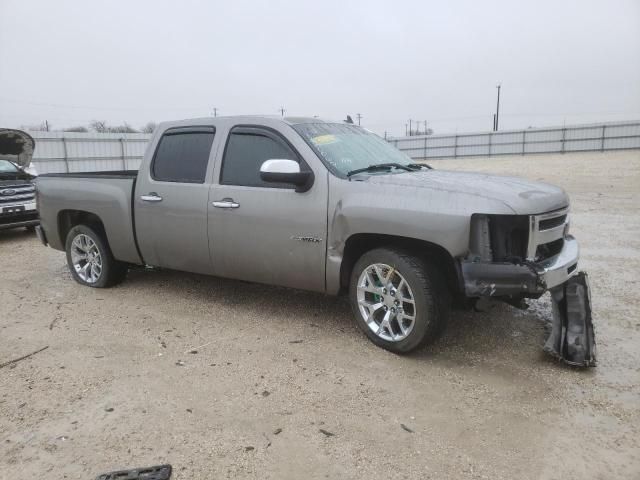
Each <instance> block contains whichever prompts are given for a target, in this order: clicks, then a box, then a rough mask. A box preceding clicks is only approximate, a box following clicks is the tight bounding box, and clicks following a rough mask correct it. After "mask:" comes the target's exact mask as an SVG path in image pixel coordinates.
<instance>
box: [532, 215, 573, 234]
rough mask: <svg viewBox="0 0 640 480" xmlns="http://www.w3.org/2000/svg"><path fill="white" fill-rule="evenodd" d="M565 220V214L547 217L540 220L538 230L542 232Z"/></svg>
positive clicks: (561, 223) (562, 223)
mask: <svg viewBox="0 0 640 480" xmlns="http://www.w3.org/2000/svg"><path fill="white" fill-rule="evenodd" d="M566 220H567V216H566V215H560V216H559V217H552V218H547V219H545V220H540V224H539V230H540V231H541V232H542V231H544V230H551V229H552V228H555V227H557V226H559V225H564V223H565V221H566Z"/></svg>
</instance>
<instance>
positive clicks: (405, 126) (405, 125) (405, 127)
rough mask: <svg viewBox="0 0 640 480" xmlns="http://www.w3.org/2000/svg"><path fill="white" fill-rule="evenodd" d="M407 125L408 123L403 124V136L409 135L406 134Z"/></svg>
mask: <svg viewBox="0 0 640 480" xmlns="http://www.w3.org/2000/svg"><path fill="white" fill-rule="evenodd" d="M408 126H409V125H408V124H406V123H405V124H404V136H405V137H408V136H409V135H408V134H407V127H408Z"/></svg>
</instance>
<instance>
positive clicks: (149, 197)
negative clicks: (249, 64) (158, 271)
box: [134, 126, 215, 273]
mask: <svg viewBox="0 0 640 480" xmlns="http://www.w3.org/2000/svg"><path fill="white" fill-rule="evenodd" d="M214 136H215V129H214V127H209V126H197V127H179V128H170V129H168V130H166V131H165V132H164V133H163V135H162V137H161V138H160V140H159V142H158V145H157V147H156V150H155V153H154V155H153V158H152V160H151V163H150V165H149V168H148V169H146V171H145V172H142V170H141V171H140V174H139V176H138V185H137V186H136V192H135V197H134V213H135V226H136V234H137V239H138V245H139V247H140V251H141V253H142V257H143V258H144V260H145V262H146V263H147V264H149V265H154V266H159V267H165V268H171V269H175V270H183V271H188V272H197V273H211V262H210V257H209V244H208V239H207V203H208V196H209V182H207V175H208V174H210V172H211V169H212V165H210V164H211V163H212V162H210V158H212V157H213V155H212V153H211V152H212V146H213V145H214Z"/></svg>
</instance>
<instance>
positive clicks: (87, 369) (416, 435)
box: [0, 151, 640, 480]
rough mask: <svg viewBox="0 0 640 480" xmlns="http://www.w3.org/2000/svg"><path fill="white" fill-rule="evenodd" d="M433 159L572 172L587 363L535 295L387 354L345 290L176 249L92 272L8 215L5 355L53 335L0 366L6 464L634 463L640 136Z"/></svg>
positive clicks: (20, 468)
mask: <svg viewBox="0 0 640 480" xmlns="http://www.w3.org/2000/svg"><path fill="white" fill-rule="evenodd" d="M432 163H433V164H434V165H436V166H437V167H438V168H452V169H463V170H482V171H487V172H496V173H508V174H519V175H522V176H526V177H529V178H532V179H541V180H548V181H550V182H553V183H557V184H560V185H562V186H564V187H565V188H566V189H567V190H568V191H569V193H570V194H571V196H572V200H573V215H572V231H573V233H574V234H575V235H576V236H577V237H578V239H579V240H580V241H581V244H582V255H583V260H582V263H581V267H582V268H583V269H585V270H587V271H588V272H589V273H590V280H591V284H592V291H593V303H594V310H595V313H594V316H595V324H596V329H597V332H596V333H597V340H598V349H599V351H598V354H599V366H598V367H597V368H595V369H590V370H586V371H585V370H577V369H573V368H569V367H566V366H564V365H562V364H558V363H556V362H555V361H553V360H551V359H549V358H548V357H546V356H545V355H544V354H543V353H542V349H541V346H542V343H543V341H544V336H545V335H544V322H545V321H547V320H548V319H549V318H550V315H551V314H550V305H549V300H548V298H547V297H543V298H542V299H541V300H540V301H537V302H534V303H533V304H532V308H531V309H530V310H528V311H525V312H521V311H518V310H515V309H513V308H511V307H508V306H499V307H496V308H495V309H493V310H492V311H490V312H488V313H482V314H481V313H471V312H460V311H458V312H454V313H453V316H452V319H451V321H450V324H449V328H448V330H447V332H446V334H445V335H444V337H443V338H442V339H441V340H440V341H439V342H438V343H437V344H435V345H433V346H432V347H430V348H428V349H426V350H424V351H421V352H418V353H416V354H414V355H411V356H408V357H399V356H396V355H393V354H391V353H388V352H385V351H383V350H381V349H378V348H376V347H375V346H373V345H372V344H371V343H369V342H368V341H367V340H366V338H365V337H364V336H363V335H362V334H361V333H360V332H359V331H358V330H357V328H356V327H355V323H354V322H353V321H352V317H351V313H350V310H349V307H348V305H347V303H346V301H345V299H344V298H331V297H324V296H322V295H317V294H312V293H306V292H298V291H292V290H286V289H281V288H273V287H266V286H262V285H254V284H249V283H244V282H237V281H227V280H221V279H217V278H210V277H204V276H198V275H191V274H184V273H178V272H168V271H163V272H157V271H155V272H154V271H134V272H131V274H130V275H129V278H128V280H127V281H126V282H125V283H124V284H123V285H121V286H119V287H116V288H113V289H109V290H94V289H89V288H84V287H81V286H79V285H78V284H76V283H75V282H73V280H72V279H71V277H70V275H69V273H68V272H67V269H66V266H65V258H64V254H63V253H61V252H58V251H54V250H52V249H48V248H44V247H42V246H41V245H40V244H39V243H38V241H37V239H36V238H35V237H34V236H33V235H31V234H27V233H25V232H24V231H12V232H0V271H1V275H0V363H2V362H4V361H6V360H10V359H13V358H16V357H20V356H22V355H24V354H26V353H29V352H31V351H34V350H37V349H39V348H42V347H44V346H47V345H48V346H49V348H48V349H47V350H44V351H42V352H40V353H38V354H36V355H34V356H32V357H30V358H28V359H26V360H23V361H20V362H18V363H15V364H13V365H11V366H7V367H4V368H2V369H0V479H2V480H4V479H7V480H8V479H11V480H14V479H19V478H41V477H43V476H44V475H43V474H45V473H46V474H47V478H68V479H89V478H94V477H95V476H96V475H98V474H99V473H102V472H106V471H110V470H114V469H120V468H127V467H128V468H131V467H135V466H146V465H153V464H160V463H171V464H172V465H173V466H174V469H175V474H174V478H178V479H205V478H206V479H211V478H260V479H262V478H273V479H282V478H296V479H299V478H310V479H313V478H323V479H324V478H334V479H344V478H367V479H372V478H381V479H390V478H410V479H413V478H432V479H448V478H451V479H467V478H469V479H471V478H481V479H482V478H488V479H513V478H518V479H552V478H553V479H555V478H557V479H563V480H568V479H574V478H580V479H592V478H601V479H611V478H617V479H632V478H640V369H639V365H640V335H639V332H640V315H639V313H640V308H639V307H640V305H639V295H638V293H637V290H636V289H637V288H639V287H640V217H639V215H638V213H639V207H640V152H638V151H633V152H619V153H604V154H571V155H570V154H567V155H563V156H561V155H557V156H553V155H547V156H526V157H503V158H497V159H495V158H491V159H469V160H450V161H439V162H432ZM196 352H197V353H196ZM323 432H325V433H323Z"/></svg>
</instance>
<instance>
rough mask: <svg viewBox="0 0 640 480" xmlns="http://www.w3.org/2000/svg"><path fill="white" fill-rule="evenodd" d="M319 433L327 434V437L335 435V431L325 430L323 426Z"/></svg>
mask: <svg viewBox="0 0 640 480" xmlns="http://www.w3.org/2000/svg"><path fill="white" fill-rule="evenodd" d="M319 431H320V433H322V434H323V435H325V436H327V437H335V436H336V434H335V433H331V432H330V431H329V430H325V429H324V428H321V429H320V430H319Z"/></svg>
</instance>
